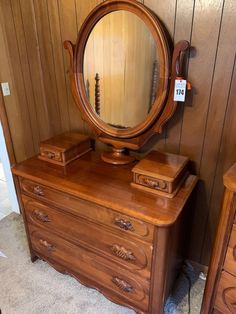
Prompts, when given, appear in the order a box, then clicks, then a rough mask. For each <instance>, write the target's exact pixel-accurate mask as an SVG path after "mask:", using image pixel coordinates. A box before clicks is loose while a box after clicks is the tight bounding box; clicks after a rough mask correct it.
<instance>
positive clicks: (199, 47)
mask: <svg viewBox="0 0 236 314" xmlns="http://www.w3.org/2000/svg"><path fill="white" fill-rule="evenodd" d="M99 2H100V1H96V0H86V1H84V0H50V1H47V0H40V1H38V0H0V21H1V28H0V47H1V48H0V49H1V58H0V79H1V81H8V82H10V87H11V92H12V94H11V96H9V97H6V98H5V104H6V110H7V114H8V119H9V123H10V128H11V134H12V139H13V144H14V149H15V154H16V158H17V160H18V161H20V160H23V159H25V158H26V157H29V156H31V155H33V154H35V153H36V152H37V150H38V142H39V140H42V139H45V138H47V137H50V136H51V135H54V134H58V133H60V132H62V131H65V130H70V129H78V130H80V131H82V132H85V133H87V132H88V128H87V126H86V125H85V124H84V123H83V122H82V120H81V118H80V114H79V111H78V109H77V107H76V106H75V104H74V102H73V100H72V96H71V93H70V88H69V82H68V56H67V55H66V52H65V51H64V49H63V45H62V43H63V41H64V40H65V39H70V40H72V41H74V42H75V40H76V35H77V32H78V29H79V27H80V25H81V23H82V22H83V20H84V18H85V17H86V15H87V14H88V12H89V11H90V10H91V9H92V8H93V7H94V6H95V5H96V4H98V3H99ZM144 3H145V5H147V6H148V7H150V8H151V9H152V10H153V11H155V12H156V14H157V15H158V16H159V18H160V19H161V20H162V21H163V23H164V24H165V25H166V27H167V29H168V30H169V32H170V34H171V36H172V38H173V40H174V41H175V42H177V41H178V40H180V39H187V40H189V41H190V42H191V45H192V47H194V49H192V52H191V55H190V59H189V65H188V69H187V73H188V79H189V80H190V81H191V83H192V85H193V90H192V92H191V94H190V95H189V97H188V99H187V102H186V104H185V105H184V106H183V105H179V108H178V111H177V113H176V114H175V116H174V117H173V119H172V120H171V121H170V122H169V123H168V126H167V127H166V128H165V131H164V133H163V134H162V135H161V136H160V139H159V141H158V143H157V145H156V148H157V149H160V150H163V151H169V152H173V153H180V154H184V155H188V156H189V157H190V158H191V160H192V171H194V172H195V173H197V174H198V175H199V177H200V182H199V186H198V189H197V200H196V206H195V207H196V208H195V215H194V225H193V230H192V231H193V232H192V238H191V243H190V244H191V254H190V258H192V259H194V260H195V261H198V262H200V263H203V264H207V263H208V261H209V255H210V249H211V247H212V241H213V238H214V233H215V228H216V224H217V219H218V213H219V209H220V207H221V200H222V193H223V184H222V175H223V173H224V172H225V170H226V169H227V168H229V166H231V165H232V164H233V162H235V161H236V123H235V116H236V104H235V91H236V70H235V52H236V36H235V29H236V1H235V0H204V1H202V0H187V1H186V0H166V1H158V0H144Z"/></svg>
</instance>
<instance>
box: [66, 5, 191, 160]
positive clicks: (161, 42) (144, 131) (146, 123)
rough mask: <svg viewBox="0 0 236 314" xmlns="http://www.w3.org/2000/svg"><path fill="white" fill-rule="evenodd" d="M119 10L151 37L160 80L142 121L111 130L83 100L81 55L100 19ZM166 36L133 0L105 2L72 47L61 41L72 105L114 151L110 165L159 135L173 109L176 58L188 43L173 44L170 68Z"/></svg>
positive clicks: (177, 70)
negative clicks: (127, 150) (139, 22)
mask: <svg viewBox="0 0 236 314" xmlns="http://www.w3.org/2000/svg"><path fill="white" fill-rule="evenodd" d="M119 10H125V11H129V12H132V13H134V14H136V15H137V16H138V17H140V18H141V19H142V21H143V22H144V23H145V24H146V26H147V27H148V29H149V30H150V32H151V33H152V35H153V38H154V40H155V42H156V45H157V51H158V52H157V54H158V55H159V60H160V78H161V80H160V83H159V84H158V86H157V92H158V91H161V92H159V93H157V97H156V100H155V102H154V104H153V106H152V109H151V111H150V112H149V114H148V115H147V116H146V118H145V119H144V120H143V121H142V122H141V123H139V124H138V125H137V126H135V127H130V128H127V129H117V128H115V127H112V126H110V125H108V124H107V123H105V122H104V121H102V120H101V118H100V117H99V116H98V115H97V114H96V112H95V110H94V109H93V107H92V105H91V104H90V103H89V100H88V98H87V94H86V89H85V84H84V73H83V64H84V53H85V49H86V44H87V40H88V38H89V35H90V33H91V32H92V30H93V28H94V27H95V25H96V24H97V22H98V21H99V20H100V19H102V17H104V16H105V15H107V14H109V13H112V12H114V11H119ZM167 36H168V34H167V32H166V31H165V30H164V27H163V26H162V24H161V22H160V21H159V20H158V18H157V17H156V15H155V14H154V13H153V12H152V11H151V10H149V9H148V8H146V7H145V6H144V5H143V4H142V3H140V2H138V1H136V0H106V1H105V2H102V3H101V4H99V5H98V6H97V7H95V9H94V10H93V11H92V12H91V13H90V14H89V15H88V17H87V18H86V20H85V21H84V23H83V25H82V26H81V29H80V31H79V34H78V38H77V42H76V44H75V45H73V44H72V43H71V42H70V41H65V42H64V47H65V48H66V49H67V50H68V51H69V54H70V80H71V87H72V93H73V96H74V99H75V102H76V104H77V106H78V107H79V109H80V111H81V115H82V118H83V119H84V120H85V121H86V122H87V123H88V124H89V125H90V127H91V128H92V130H93V131H94V132H95V134H96V135H97V137H98V139H99V140H100V141H102V142H104V143H107V144H112V145H113V147H114V150H116V151H115V153H116V157H115V159H117V162H114V163H117V164H118V163H119V162H118V159H119V156H120V157H122V156H121V155H123V150H124V149H125V148H130V149H134V150H137V149H139V148H140V147H141V146H142V145H144V144H145V143H146V142H147V141H148V140H149V139H150V138H151V137H152V136H153V135H154V134H155V133H161V132H162V127H163V125H164V124H165V123H166V122H167V121H168V120H169V119H170V117H171V116H172V115H173V113H174V111H175V109H176V105H177V103H176V102H174V101H173V93H174V83H175V82H174V81H175V78H176V77H177V76H180V73H181V68H182V65H181V64H180V63H182V62H180V59H181V61H182V59H183V58H180V55H181V52H183V51H186V50H187V48H189V43H188V42H187V41H181V42H179V43H178V44H177V45H176V47H175V49H174V53H173V57H172V66H171V53H170V51H171V49H170V45H169V42H168V39H167ZM159 47H160V49H159ZM160 84H161V85H160ZM118 150H119V151H118ZM118 155H119V156H118ZM106 161H107V160H106ZM108 162H109V161H108ZM120 163H126V162H125V161H123V162H122V161H121V162H120Z"/></svg>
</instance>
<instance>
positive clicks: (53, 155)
mask: <svg viewBox="0 0 236 314" xmlns="http://www.w3.org/2000/svg"><path fill="white" fill-rule="evenodd" d="M43 154H44V155H45V156H46V157H47V158H48V159H54V158H55V157H56V154H55V153H53V152H49V151H44V152H43Z"/></svg>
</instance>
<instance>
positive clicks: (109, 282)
mask: <svg viewBox="0 0 236 314" xmlns="http://www.w3.org/2000/svg"><path fill="white" fill-rule="evenodd" d="M29 233H30V238H31V243H32V248H33V250H35V252H36V253H38V254H39V256H42V257H43V258H44V259H47V258H49V261H51V260H52V261H55V263H56V264H59V265H61V266H64V267H65V272H68V273H70V270H71V271H72V273H76V274H78V277H79V276H80V274H81V275H82V277H84V276H85V277H87V278H88V279H89V280H90V281H91V282H92V283H93V284H92V286H94V287H96V288H98V289H100V288H102V291H103V292H104V294H107V295H108V296H109V297H111V298H112V299H115V300H116V299H117V300H118V302H120V303H124V299H126V300H127V304H131V305H133V306H135V307H137V308H140V309H141V310H143V311H146V310H147V307H148V295H149V284H148V282H147V281H146V280H142V279H141V278H139V277H138V276H134V275H132V274H131V273H129V272H128V271H124V270H122V269H121V268H119V267H114V265H113V264H112V263H110V264H109V263H105V262H106V261H105V260H104V259H103V258H101V257H99V256H97V255H95V254H93V253H91V252H89V251H87V250H85V249H83V248H81V247H79V246H77V245H75V244H72V243H70V242H68V241H66V240H64V239H62V238H60V237H58V236H56V235H55V234H53V233H50V232H47V231H46V230H43V229H40V228H37V227H35V226H33V225H31V224H29ZM109 292H112V294H109ZM119 298H120V299H119Z"/></svg>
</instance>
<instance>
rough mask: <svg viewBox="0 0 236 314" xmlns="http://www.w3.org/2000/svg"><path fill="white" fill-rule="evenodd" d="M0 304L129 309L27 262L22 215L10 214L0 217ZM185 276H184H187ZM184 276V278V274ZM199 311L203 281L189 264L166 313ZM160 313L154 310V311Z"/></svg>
mask: <svg viewBox="0 0 236 314" xmlns="http://www.w3.org/2000/svg"><path fill="white" fill-rule="evenodd" d="M0 252H2V253H3V254H4V255H5V256H6V257H1V253H0V309H1V310H2V314H44V313H47V314H54V313H55V314H95V313H96V314H133V313H134V312H133V311H132V310H130V309H127V308H124V307H121V306H118V305H116V304H114V303H112V302H110V301H109V300H107V299H106V298H105V297H103V295H102V294H100V293H98V292H97V291H96V290H94V289H89V288H86V287H84V286H82V285H81V284H80V283H78V282H77V281H76V280H75V279H73V278H71V277H69V276H65V275H62V274H60V273H58V272H56V271H55V270H54V269H53V268H52V267H50V266H49V265H48V264H47V263H45V262H43V261H40V260H37V261H36V262H35V263H34V264H33V263H31V261H30V258H29V252H28V248H27V242H26V236H25V231H24V226H23V222H22V217H21V216H19V215H17V214H11V215H9V216H7V217H6V218H4V219H3V220H1V221H0ZM186 275H187V277H186ZM187 278H188V279H187ZM189 280H190V281H191V283H192V288H191V293H190V303H191V304H190V308H191V311H190V313H191V314H198V313H199V312H200V306H201V299H202V294H203V289H204V281H202V280H201V279H198V273H197V272H196V271H194V270H193V269H191V267H190V266H186V267H185V268H184V272H183V273H182V274H181V275H180V276H179V279H178V281H177V282H176V285H175V290H174V292H173V294H172V295H171V296H170V297H169V298H168V300H167V303H166V306H165V314H167V313H170V314H177V313H178V314H181V313H183V314H185V313H186V314H187V313H189V304H188V290H189ZM157 314H158V313H157Z"/></svg>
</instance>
